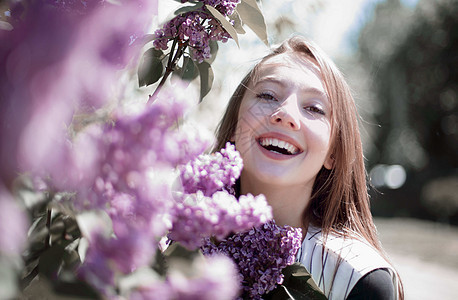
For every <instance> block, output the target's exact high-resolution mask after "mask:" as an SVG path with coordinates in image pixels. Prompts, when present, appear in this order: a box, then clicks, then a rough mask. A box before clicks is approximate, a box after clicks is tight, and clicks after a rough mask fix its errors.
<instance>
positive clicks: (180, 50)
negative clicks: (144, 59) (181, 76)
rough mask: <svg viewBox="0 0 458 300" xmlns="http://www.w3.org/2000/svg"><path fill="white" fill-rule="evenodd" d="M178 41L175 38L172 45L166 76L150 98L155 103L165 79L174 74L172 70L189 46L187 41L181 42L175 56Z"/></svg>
mask: <svg viewBox="0 0 458 300" xmlns="http://www.w3.org/2000/svg"><path fill="white" fill-rule="evenodd" d="M177 41H178V38H176V39H175V40H173V45H172V49H171V50H170V56H169V60H168V62H167V66H166V67H165V73H164V76H162V79H161V81H160V82H159V84H158V86H157V87H156V90H154V93H153V94H152V95H151V96H150V97H149V99H148V101H150V102H151V103H153V102H154V101H155V100H156V97H157V95H158V94H159V92H160V91H161V89H162V86H163V85H164V84H165V81H166V80H167V78H168V77H169V76H170V74H172V72H173V71H174V70H175V67H176V65H177V63H178V61H179V60H180V58H181V57H182V56H183V53H184V51H185V49H186V47H187V43H184V44H181V45H180V44H179V45H178V49H177V51H176V53H175V56H174V55H173V54H174V51H175V47H176V44H177Z"/></svg>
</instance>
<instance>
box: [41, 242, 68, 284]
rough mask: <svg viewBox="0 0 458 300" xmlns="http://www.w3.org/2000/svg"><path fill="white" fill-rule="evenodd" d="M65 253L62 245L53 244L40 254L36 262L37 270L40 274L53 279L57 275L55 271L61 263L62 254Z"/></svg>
mask: <svg viewBox="0 0 458 300" xmlns="http://www.w3.org/2000/svg"><path fill="white" fill-rule="evenodd" d="M64 254H65V249H64V246H62V245H54V246H52V247H51V248H49V249H48V250H46V251H45V252H43V254H42V255H41V256H40V261H39V263H38V270H39V272H40V274H42V275H44V276H46V277H47V278H49V279H51V280H52V279H54V278H55V277H56V276H57V272H58V270H59V268H60V266H61V265H62V263H63V260H62V259H63V256H64Z"/></svg>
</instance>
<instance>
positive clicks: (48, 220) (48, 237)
mask: <svg viewBox="0 0 458 300" xmlns="http://www.w3.org/2000/svg"><path fill="white" fill-rule="evenodd" d="M51 214H52V208H48V214H47V216H46V228H47V229H48V234H47V235H46V240H45V248H49V247H51Z"/></svg>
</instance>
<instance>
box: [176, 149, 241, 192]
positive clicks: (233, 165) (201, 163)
mask: <svg viewBox="0 0 458 300" xmlns="http://www.w3.org/2000/svg"><path fill="white" fill-rule="evenodd" d="M242 168H243V161H242V158H241V157H240V153H239V152H238V151H236V150H235V146H234V145H232V144H231V143H229V142H228V143H227V144H226V148H224V149H221V151H220V152H216V153H213V154H211V155H203V154H202V155H199V156H198V157H197V158H196V159H194V160H192V161H190V162H189V163H188V164H186V165H185V166H183V167H182V168H181V170H180V179H181V183H182V185H183V189H184V192H185V193H187V194H192V193H195V192H197V191H202V192H203V193H204V195H205V196H211V195H212V194H213V193H215V192H216V191H220V190H223V189H224V188H230V187H232V186H233V185H234V184H235V181H236V180H237V178H239V176H240V173H241V171H242Z"/></svg>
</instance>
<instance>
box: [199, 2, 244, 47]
mask: <svg viewBox="0 0 458 300" xmlns="http://www.w3.org/2000/svg"><path fill="white" fill-rule="evenodd" d="M205 7H206V8H207V10H208V11H209V12H210V13H211V14H212V16H213V17H215V19H217V20H218V21H219V22H220V23H221V26H223V28H224V29H225V30H226V31H227V33H229V35H230V36H231V37H232V38H233V39H234V41H235V43H236V44H237V46H239V38H238V36H237V31H235V28H234V26H232V24H231V23H229V21H228V20H226V17H225V16H223V15H222V14H221V13H220V12H219V11H218V10H217V9H216V8H214V7H213V6H210V5H208V4H206V5H205ZM239 47H240V46H239Z"/></svg>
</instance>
